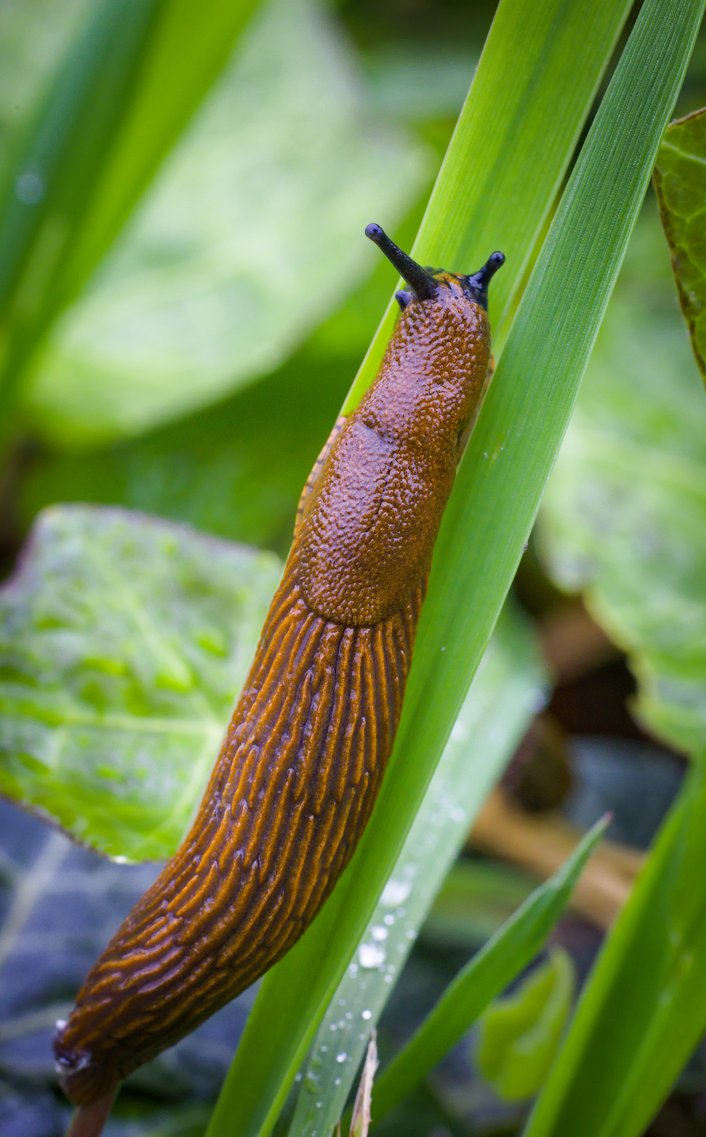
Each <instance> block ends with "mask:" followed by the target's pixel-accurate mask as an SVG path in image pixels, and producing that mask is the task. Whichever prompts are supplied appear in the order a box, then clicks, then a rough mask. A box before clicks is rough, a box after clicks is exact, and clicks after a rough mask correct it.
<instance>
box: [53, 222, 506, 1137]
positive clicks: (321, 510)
mask: <svg viewBox="0 0 706 1137" xmlns="http://www.w3.org/2000/svg"><path fill="white" fill-rule="evenodd" d="M366 233H367V235H368V236H369V237H370V238H371V239H372V240H373V241H375V243H376V244H378V245H379V246H380V248H381V249H382V251H383V252H384V253H385V255H386V256H388V258H389V259H390V260H391V261H392V263H393V264H394V265H395V267H396V268H397V269H398V270H399V271H400V273H401V274H402V276H403V277H404V278H405V279H406V280H407V283H408V285H409V291H405V292H403V293H399V294H398V300H399V303H400V307H401V313H400V317H399V320H398V322H397V325H396V327H395V331H394V334H393V336H392V339H391V340H390V343H389V345H388V348H387V351H386V353H385V357H384V359H383V362H382V365H381V368H380V371H379V374H378V376H377V378H376V380H375V382H374V383H373V385H372V386H371V387H370V389H369V390H368V392H367V394H366V395H365V397H364V398H363V400H362V402H361V403H360V405H359V407H358V408H357V410H355V411H354V412H353V413H352V414H351V415H350V416H349V417H347V418H341V419H339V421H338V423H337V424H336V426H335V427H334V430H333V432H332V435H331V438H330V439H329V442H328V443H327V445H326V447H325V448H324V450H323V451H322V454H321V456H320V458H319V459H318V461H317V463H316V465H315V466H314V469H313V471H312V474H311V475H310V477H309V479H308V481H307V484H306V486H305V488H304V492H303V494H302V498H301V501H300V505H299V512H298V517H297V523H296V528H295V533H294V540H293V544H292V548H291V552H290V554H289V558H288V560H287V563H286V566H285V569H284V574H283V577H282V581H281V583H280V585H279V588H278V589H277V592H276V593H275V597H274V599H273V601H272V605H271V607H270V610H269V613H268V616H267V619H266V621H265V626H264V628H263V630H262V634H261V637H260V642H259V644H258V648H257V653H256V655H255V660H254V663H253V665H252V668H251V670H250V674H249V675H248V678H247V681H246V683H245V687H244V690H243V692H242V695H241V697H240V700H239V702H238V704H237V706H236V708H235V711H234V713H233V717H232V719H231V722H230V725H229V727H228V731H227V733H226V736H225V740H224V742H223V745H222V747H221V751H220V754H219V756H218V760H217V762H216V765H215V768H214V770H213V773H212V775H211V779H210V781H209V784H208V788H207V790H206V792H205V795H204V797H203V800H202V802H201V806H200V808H199V811H198V814H197V816H196V819H195V821H194V823H193V825H192V827H191V829H190V831H189V833H188V834H187V836H186V837H185V839H184V841H183V842H182V844H181V846H180V848H179V849H178V850H177V852H176V853H175V855H174V856H173V857H172V859H171V860H170V861H169V862H168V864H167V865H166V866H165V868H164V869H163V870H162V872H161V873H160V875H159V876H158V878H157V880H156V881H155V883H154V884H153V885H152V887H151V888H150V889H148V891H147V892H146V893H145V894H144V896H142V898H141V899H140V900H138V902H137V903H136V904H135V906H134V908H133V909H132V911H131V912H130V913H129V914H128V915H127V917H126V918H125V920H124V921H123V923H122V925H121V926H120V928H119V929H118V931H117V932H116V934H115V935H114V936H113V938H112V940H111V941H110V943H109V944H108V946H107V948H106V949H105V951H104V952H103V954H102V955H101V957H100V958H99V960H98V961H97V962H96V964H95V965H94V966H93V968H92V969H91V971H90V972H89V974H88V976H87V978H86V981H85V983H84V984H83V986H82V988H81V990H80V991H79V993H78V997H77V1000H76V1007H75V1009H74V1010H73V1012H72V1014H71V1016H70V1018H69V1019H68V1021H67V1022H66V1023H60V1024H58V1028H57V1034H56V1039H55V1044H54V1050H55V1055H56V1062H57V1070H58V1074H59V1078H60V1081H61V1084H62V1086H63V1088H64V1090H65V1092H66V1094H67V1095H68V1097H69V1098H70V1100H71V1101H72V1102H73V1103H74V1104H75V1105H76V1106H78V1107H79V1109H78V1111H77V1113H76V1115H75V1118H74V1122H73V1126H72V1130H71V1133H72V1137H98V1134H99V1133H100V1132H101V1130H102V1126H103V1124H104V1121H105V1117H106V1116H107V1113H108V1111H109V1109H110V1103H111V1102H112V1099H113V1096H114V1094H115V1092H116V1089H117V1086H118V1083H119V1082H120V1081H121V1079H123V1078H124V1077H126V1075H128V1074H129V1073H130V1072H131V1071H133V1070H135V1069H136V1067H138V1066H140V1065H142V1063H144V1062H147V1061H148V1060H149V1059H150V1058H153V1057H154V1056H155V1055H156V1054H158V1053H159V1052H160V1051H161V1050H163V1049H164V1048H165V1047H167V1046H171V1045H172V1044H173V1043H175V1042H177V1041H178V1039H180V1038H182V1037H183V1036H184V1035H185V1034H187V1033H189V1032H190V1031H192V1030H193V1029H194V1028H195V1027H196V1026H198V1024H199V1023H201V1022H202V1021H203V1020H204V1019H206V1018H208V1017H209V1016H210V1015H212V1014H213V1013H214V1012H215V1011H217V1010H218V1009H219V1008H220V1007H222V1006H223V1005H224V1004H225V1003H227V1002H229V1000H231V999H232V998H234V996H235V995H238V994H239V993H240V992H241V991H243V990H244V989H245V988H246V987H248V986H249V985H250V984H251V983H253V982H254V981H255V980H256V979H258V978H259V977H260V976H261V975H262V974H263V973H264V972H265V971H267V970H268V968H270V967H271V966H272V964H273V963H275V962H276V961H277V960H278V959H280V957H281V956H282V955H284V953H285V952H286V951H288V949H289V948H290V947H291V946H292V944H294V943H295V942H296V940H298V939H299V937H300V936H301V935H302V933H303V932H304V931H305V929H306V928H307V927H308V926H309V924H310V923H311V922H312V920H313V919H314V917H315V916H316V914H317V912H318V911H319V909H320V908H321V906H322V904H323V903H324V901H325V900H326V897H327V896H328V895H329V893H330V892H331V890H332V888H333V886H334V885H335V883H336V881H337V880H338V878H339V876H340V875H341V873H342V872H343V870H344V868H345V867H346V865H347V864H348V861H349V860H350V858H351V855H352V853H353V851H354V849H355V847H356V845H357V843H358V841H359V840H360V837H361V835H362V833H363V830H364V829H365V826H366V824H367V822H368V818H369V817H370V814H371V811H372V809H373V805H374V803H375V799H376V796H377V793H378V790H379V788H380V783H381V781H382V777H383V775H384V772H385V767H386V764H387V761H388V758H389V756H390V753H391V751H392V746H393V743H394V738H395V733H396V730H397V725H398V722H399V718H400V712H401V708H402V700H403V698H404V691H405V685H406V682H407V676H408V673H409V668H410V663H411V659H412V651H413V647H414V637H415V631H416V626H417V620H418V618H419V613H420V609H421V606H422V602H423V600H424V594H425V590H426V584H427V578H428V575H429V568H430V565H431V558H432V553H433V549H434V543H435V540H436V536H437V532H438V529H439V524H440V522H441V517H442V514H443V511H444V507H445V505H446V501H447V499H448V496H449V493H450V492H451V487H452V485H453V480H454V476H455V471H456V466H457V463H458V460H459V458H460V455H461V451H462V448H463V445H464V443H465V439H466V436H467V431H468V427H469V424H470V423H471V422H472V420H473V418H474V417H475V414H476V412H477V408H478V404H479V401H480V398H481V395H482V392H483V389H484V386H485V384H486V380H487V376H488V373H489V366H490V334H489V327H488V318H487V313H486V307H487V284H488V281H489V279H490V277H491V276H492V274H493V273H494V272H495V271H496V269H497V268H499V267H500V265H501V264H502V261H503V259H504V258H503V257H502V254H500V253H495V254H493V256H492V257H491V258H490V259H489V260H488V262H487V263H486V265H485V266H484V267H483V268H482V269H481V270H480V272H478V273H476V274H474V275H472V276H460V275H459V276H456V275H453V274H450V273H445V272H433V271H432V270H426V269H423V268H421V267H420V266H419V265H417V264H416V263H415V262H414V261H412V260H411V259H410V258H409V257H407V256H406V254H404V253H402V251H401V250H400V249H398V247H397V246H396V245H394V244H393V242H392V241H390V239H389V238H388V237H387V236H386V234H384V233H383V231H382V229H380V227H379V226H377V225H369V226H368V228H367V230H366Z"/></svg>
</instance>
